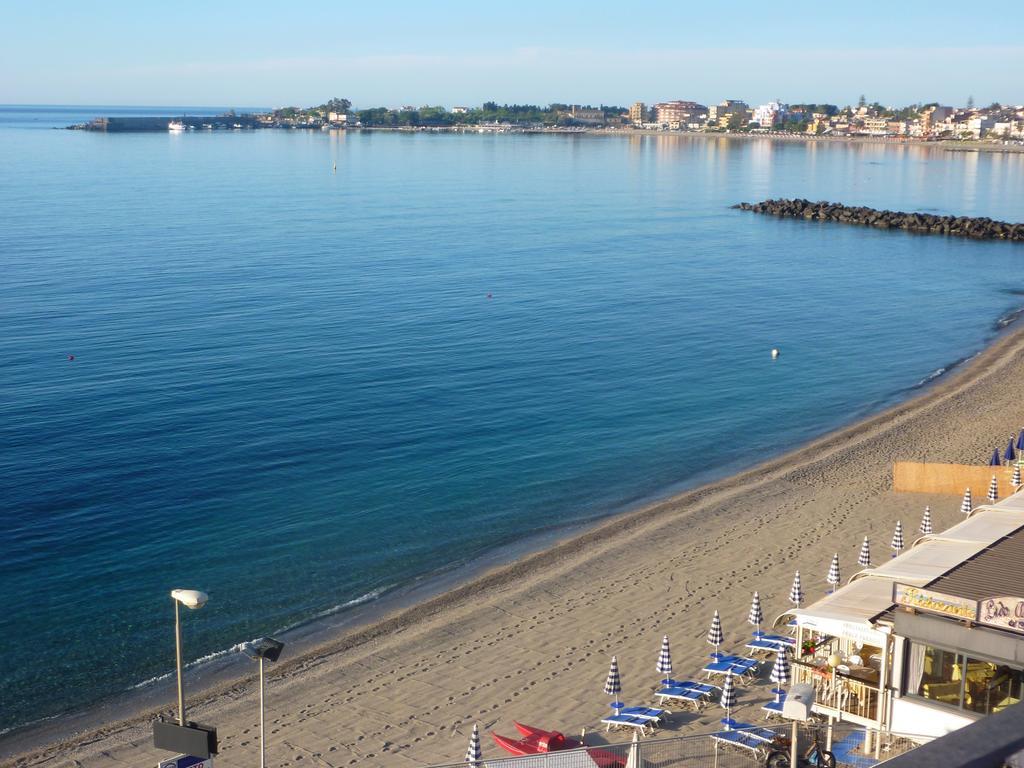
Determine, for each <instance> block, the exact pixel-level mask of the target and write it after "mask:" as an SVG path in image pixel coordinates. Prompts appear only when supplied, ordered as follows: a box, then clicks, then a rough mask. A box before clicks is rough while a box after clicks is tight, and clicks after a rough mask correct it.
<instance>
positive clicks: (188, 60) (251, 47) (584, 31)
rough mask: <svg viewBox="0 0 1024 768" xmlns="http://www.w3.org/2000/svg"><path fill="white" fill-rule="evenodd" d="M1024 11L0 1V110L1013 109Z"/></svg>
mask: <svg viewBox="0 0 1024 768" xmlns="http://www.w3.org/2000/svg"><path fill="white" fill-rule="evenodd" d="M1022 32H1024V3H1020V2H1010V3H998V4H996V5H987V6H985V7H983V8H982V7H980V6H977V5H976V4H973V3H965V2H963V1H962V0H957V1H956V2H951V1H950V0H931V1H930V2H919V1H918V0H900V1H899V2H897V1H896V0H889V1H888V2H876V1H875V0H861V1H860V2H856V3H853V2H849V3H835V2H824V3H812V4H797V3H791V2H768V1H767V0H761V1H760V2H747V1H746V0H732V1H731V2H723V3H716V2H715V0H704V1H703V2H700V3H690V2H688V1H687V0H671V2H661V1H658V2H643V1H642V0H636V1H635V2H630V3H627V2H622V1H621V0H618V1H617V2H609V3H605V2H601V1H600V0H590V1H589V2H582V1H579V0H565V1H560V0H547V1H546V2H540V1H536V0H516V2H497V3H495V2H488V1H487V0H473V1H472V2H468V1H465V0H416V1H415V2H411V1H409V0H388V2H368V1H367V0H358V1H356V0H329V1H323V0H303V1H302V2H297V3H283V2H280V0H277V1H276V2H273V3H264V2H262V1H261V0H247V1H246V2H236V1H235V0H213V2H211V1H210V0H203V2H196V1H194V0H174V1H173V2H145V1H144V2H139V1H138V0H134V1H133V2H123V1H121V0H99V2H92V3H88V2H81V1H80V0H79V1H77V2H67V1H65V0H50V1H49V2H39V1H38V0H0V103H5V104H104V105H115V104H119V105H120V104H123V105H190V106H201V105H209V106H239V107H241V106H250V107H252V106H259V107H278V106H288V105H296V106H309V105H315V104H320V103H323V102H324V101H326V100H327V99H329V98H331V97H339V98H348V99H350V100H351V101H352V102H353V104H354V105H355V106H357V107H369V106H401V105H405V104H409V105H413V106H421V105H424V104H432V105H438V104H439V105H443V106H447V107H451V106H456V105H465V106H474V105H479V104H481V103H482V102H484V101H488V100H494V101H498V102H508V103H513V102H519V103H533V104H548V103H551V102H568V103H578V104H594V105H596V104H615V105H628V104H630V103H632V102H633V101H644V102H647V103H654V102H657V101H666V100H671V99H686V100H694V101H699V102H701V103H704V104H713V103H717V102H719V101H721V100H722V99H726V98H732V99H742V100H744V101H747V102H748V103H751V104H760V103H763V102H766V101H769V100H772V99H776V98H778V99H781V100H782V101H784V102H790V103H798V102H830V103H836V104H840V105H844V104H850V103H854V102H856V101H857V99H858V97H859V96H860V95H861V94H864V95H865V96H866V97H867V99H868V101H869V102H874V101H878V102H880V103H882V104H886V105H904V104H910V103H914V102H930V101H938V102H941V103H943V104H951V105H963V104H964V103H965V102H966V101H967V99H968V97H969V96H973V97H974V100H975V102H976V103H977V104H979V105H985V104H989V103H991V102H993V101H999V102H1001V103H1004V104H1022V103H1024V34H1022Z"/></svg>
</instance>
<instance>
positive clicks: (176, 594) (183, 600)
mask: <svg viewBox="0 0 1024 768" xmlns="http://www.w3.org/2000/svg"><path fill="white" fill-rule="evenodd" d="M171 599H172V600H174V651H175V658H176V660H177V668H178V725H181V726H184V725H185V687H184V683H183V682H182V664H181V609H180V606H181V605H184V606H185V607H186V608H189V609H190V610H193V611H194V610H198V609H199V608H202V607H203V606H204V605H206V601H207V600H209V599H210V597H209V595H207V594H206V593H205V592H200V591H199V590H198V589H172V590H171Z"/></svg>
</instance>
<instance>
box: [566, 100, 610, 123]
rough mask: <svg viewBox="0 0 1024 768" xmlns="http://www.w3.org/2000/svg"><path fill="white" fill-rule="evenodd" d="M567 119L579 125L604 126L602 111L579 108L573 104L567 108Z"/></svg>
mask: <svg viewBox="0 0 1024 768" xmlns="http://www.w3.org/2000/svg"><path fill="white" fill-rule="evenodd" d="M568 117H569V118H570V119H571V120H572V121H573V122H574V123H578V124H579V125H604V123H605V119H604V110H602V109H593V108H592V107H580V106H577V105H575V104H574V105H572V106H571V107H569V112H568Z"/></svg>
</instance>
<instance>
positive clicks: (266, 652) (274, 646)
mask: <svg viewBox="0 0 1024 768" xmlns="http://www.w3.org/2000/svg"><path fill="white" fill-rule="evenodd" d="M282 648H284V643H282V642H281V641H280V640H275V639H274V638H272V637H261V638H260V639H259V640H253V641H252V642H251V643H246V644H245V645H243V646H242V653H244V654H245V655H246V656H248V657H249V658H250V659H252V660H253V661H258V662H259V663H260V768H264V761H265V757H266V748H267V747H266V741H265V739H264V735H263V660H264V659H266V660H267V661H277V659H278V657H279V656H280V655H281V649H282Z"/></svg>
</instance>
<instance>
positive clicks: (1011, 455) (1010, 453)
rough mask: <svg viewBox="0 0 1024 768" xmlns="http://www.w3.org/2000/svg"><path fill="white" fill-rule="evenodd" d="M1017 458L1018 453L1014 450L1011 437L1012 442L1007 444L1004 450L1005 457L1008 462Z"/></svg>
mask: <svg viewBox="0 0 1024 768" xmlns="http://www.w3.org/2000/svg"><path fill="white" fill-rule="evenodd" d="M1016 458H1017V454H1016V453H1015V452H1014V450H1013V438H1012V437H1011V438H1010V442H1008V443H1007V444H1006V450H1005V451H1003V459H1005V460H1006V461H1007V462H1011V461H1013V460H1014V459H1016Z"/></svg>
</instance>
